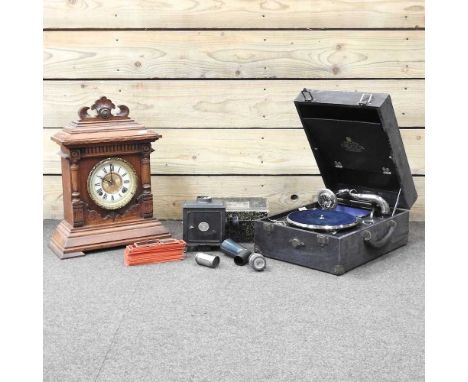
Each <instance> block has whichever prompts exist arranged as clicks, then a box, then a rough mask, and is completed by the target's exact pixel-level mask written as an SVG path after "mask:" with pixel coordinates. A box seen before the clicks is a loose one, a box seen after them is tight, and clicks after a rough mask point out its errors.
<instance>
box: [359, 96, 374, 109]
mask: <svg viewBox="0 0 468 382" xmlns="http://www.w3.org/2000/svg"><path fill="white" fill-rule="evenodd" d="M371 101H372V94H368V93H362V95H361V99H360V100H359V102H358V105H359V106H367V105H369V104H370V103H371Z"/></svg>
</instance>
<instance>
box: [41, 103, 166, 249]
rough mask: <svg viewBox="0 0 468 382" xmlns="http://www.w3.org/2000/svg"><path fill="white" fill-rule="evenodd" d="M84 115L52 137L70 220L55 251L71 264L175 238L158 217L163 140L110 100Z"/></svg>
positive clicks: (58, 235)
mask: <svg viewBox="0 0 468 382" xmlns="http://www.w3.org/2000/svg"><path fill="white" fill-rule="evenodd" d="M90 113H92V114H90ZM78 115H79V117H80V119H79V120H78V121H75V122H71V123H70V124H69V125H68V126H67V127H65V128H64V129H63V131H61V132H59V133H57V134H55V135H54V136H53V137H52V140H53V141H55V142H56V143H58V144H59V145H60V155H61V158H62V159H61V163H62V185H63V206H64V220H63V221H62V222H61V223H60V224H59V225H58V227H57V229H56V230H55V232H54V233H53V235H52V238H51V241H50V243H49V246H50V247H51V249H52V250H53V251H54V252H55V253H56V254H57V255H58V256H59V257H60V258H69V257H76V256H83V255H84V254H85V252H86V251H89V250H95V249H101V248H110V247H116V246H123V245H126V244H131V243H134V242H136V241H141V240H145V239H156V238H167V237H170V234H169V232H168V230H167V229H166V228H165V227H164V226H163V225H162V224H161V222H159V221H158V219H156V218H155V217H154V216H153V195H152V192H151V162H150V155H151V153H152V152H153V151H154V150H153V149H152V147H151V143H152V142H156V141H157V140H158V139H160V138H161V135H159V134H157V133H156V132H154V131H152V130H148V129H146V128H145V127H144V126H143V125H141V124H138V123H136V122H135V121H134V120H133V119H131V118H130V117H129V109H128V107H126V106H125V105H120V106H118V107H116V106H115V105H114V104H113V103H112V101H111V100H109V99H107V98H106V97H101V98H100V99H98V100H97V101H96V102H95V103H94V104H93V105H92V106H91V107H83V108H81V109H80V110H79V112H78ZM155 202H156V203H157V200H155Z"/></svg>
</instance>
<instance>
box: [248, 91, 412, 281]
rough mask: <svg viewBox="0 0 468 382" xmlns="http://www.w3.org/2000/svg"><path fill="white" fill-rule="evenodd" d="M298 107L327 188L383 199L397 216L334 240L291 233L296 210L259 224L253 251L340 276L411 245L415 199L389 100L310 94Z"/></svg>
mask: <svg viewBox="0 0 468 382" xmlns="http://www.w3.org/2000/svg"><path fill="white" fill-rule="evenodd" d="M294 103H295V105H296V108H297V111H298V113H299V117H300V118H301V122H302V125H303V127H304V131H305V134H306V136H307V139H308V141H309V144H310V147H311V149H312V152H313V154H314V156H315V160H316V162H317V165H318V167H319V170H320V174H321V176H322V178H323V182H324V184H325V187H326V188H329V189H331V190H332V191H334V192H336V191H337V190H339V189H343V188H347V189H355V190H356V191H357V192H358V193H372V194H377V195H379V196H382V197H383V198H384V199H385V200H386V201H387V202H388V203H389V205H390V207H391V209H392V212H393V208H394V207H395V203H396V202H397V200H398V205H397V206H396V209H395V211H394V214H393V215H391V214H390V215H386V216H377V214H376V215H375V216H374V217H373V219H372V220H370V221H366V224H364V223H361V224H359V225H357V226H356V227H354V228H351V229H348V230H342V231H336V232H329V233H327V232H323V231H310V230H306V229H303V228H297V227H293V226H290V225H288V224H287V223H286V216H287V215H288V214H289V213H290V212H292V211H296V210H292V211H285V212H283V213H280V214H277V215H274V216H270V217H268V218H264V219H260V220H257V221H256V222H255V250H256V251H257V252H260V253H262V254H263V255H264V256H266V257H270V258H273V259H277V260H283V261H287V262H290V263H293V264H298V265H302V266H305V267H309V268H313V269H317V270H320V271H324V272H329V273H333V274H335V275H342V274H343V273H345V272H347V271H349V270H351V269H353V268H355V267H357V266H359V265H361V264H364V263H367V262H368V261H371V260H373V259H375V258H376V257H378V256H381V255H383V254H385V253H388V252H390V251H392V250H394V249H396V248H398V247H400V246H402V245H405V244H406V243H407V241H408V228H409V209H410V208H411V206H412V205H413V204H414V202H415V201H416V198H417V193H416V189H415V186H414V182H413V178H412V176H411V170H410V167H409V165H408V159H407V157H406V153H405V149H404V147H403V142H402V139H401V135H400V131H399V129H398V124H397V120H396V118H395V112H394V110H393V105H392V101H391V98H390V96H389V95H388V94H380V93H372V94H371V93H358V92H337V91H320V90H308V89H304V90H303V91H302V92H301V93H300V94H299V95H298V97H297V98H296V99H295V100H294ZM317 191H318V190H317ZM342 203H344V204H348V205H356V204H360V203H361V202H351V201H349V202H348V201H342ZM363 204H365V203H363ZM362 206H364V205H362ZM304 207H306V208H308V209H310V208H314V207H318V206H317V204H316V203H311V204H309V205H307V206H304ZM364 207H365V206H364ZM368 207H370V205H368Z"/></svg>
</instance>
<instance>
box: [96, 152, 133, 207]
mask: <svg viewBox="0 0 468 382" xmlns="http://www.w3.org/2000/svg"><path fill="white" fill-rule="evenodd" d="M137 184H138V179H137V175H136V173H135V170H134V169H133V167H132V165H131V164H130V163H128V162H127V161H125V160H124V159H121V158H107V159H104V160H102V161H101V162H99V163H97V164H96V165H95V166H94V167H93V169H92V170H91V172H90V173H89V175H88V193H89V196H90V197H91V199H92V200H93V201H94V202H95V203H96V204H97V205H98V206H100V207H102V208H105V209H108V210H116V209H119V208H122V207H124V206H126V205H127V204H128V203H129V202H130V201H131V200H132V198H133V196H134V195H135V193H136V190H137Z"/></svg>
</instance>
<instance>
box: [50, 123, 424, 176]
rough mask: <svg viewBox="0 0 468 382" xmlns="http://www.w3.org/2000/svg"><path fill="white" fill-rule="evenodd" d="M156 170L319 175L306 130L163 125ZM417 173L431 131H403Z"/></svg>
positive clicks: (55, 159)
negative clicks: (187, 127) (196, 127)
mask: <svg viewBox="0 0 468 382" xmlns="http://www.w3.org/2000/svg"><path fill="white" fill-rule="evenodd" d="M57 131H59V129H47V130H44V134H43V158H44V165H43V167H44V173H45V174H60V160H59V159H60V158H59V156H58V155H57V152H58V146H57V144H56V143H54V142H52V141H51V140H50V137H51V136H52V135H53V134H55V133H56V132H57ZM157 131H158V133H160V134H162V135H163V138H162V139H161V140H160V141H158V142H157V143H156V145H154V148H155V149H156V151H155V152H154V153H153V155H152V156H151V170H152V173H153V174H319V171H318V168H317V165H316V163H315V160H314V157H313V155H312V153H311V150H310V146H309V144H308V142H307V138H306V136H305V133H304V131H303V130H302V129H241V130H233V129H210V130H198V129H197V130H181V129H177V130H176V129H172V130H167V129H157ZM401 134H402V137H403V141H404V144H405V148H406V153H407V155H408V160H409V162H410V166H411V170H412V172H413V174H424V138H425V131H424V130H421V129H410V130H402V131H401Z"/></svg>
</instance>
